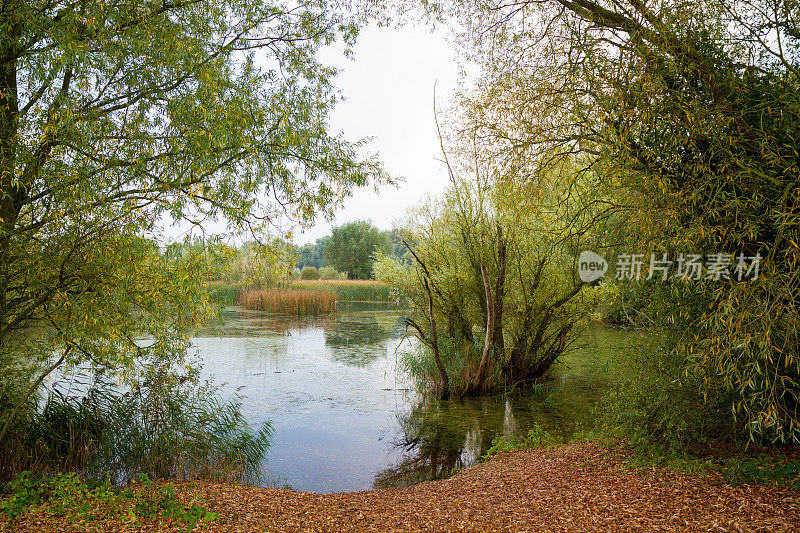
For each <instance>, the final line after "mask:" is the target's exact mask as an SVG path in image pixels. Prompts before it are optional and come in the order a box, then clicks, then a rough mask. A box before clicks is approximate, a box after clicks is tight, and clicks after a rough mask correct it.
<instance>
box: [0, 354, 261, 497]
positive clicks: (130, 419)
mask: <svg viewBox="0 0 800 533" xmlns="http://www.w3.org/2000/svg"><path fill="white" fill-rule="evenodd" d="M192 374H196V369H194V368H192V369H191V370H190V372H189V373H188V374H187V373H178V372H177V371H176V370H174V369H170V368H169V366H168V365H164V364H148V365H146V366H145V367H144V368H143V369H142V374H141V378H140V380H139V381H138V383H137V384H136V385H134V386H133V387H131V388H130V389H128V390H124V391H123V390H121V389H120V388H119V386H117V385H116V383H113V382H111V381H108V380H106V379H103V378H102V377H98V378H97V379H96V380H95V381H94V383H93V384H92V386H91V387H90V388H89V389H88V391H86V393H85V394H79V395H77V396H74V395H69V396H66V395H62V394H60V393H58V392H57V391H53V392H51V393H50V394H49V395H48V396H47V399H46V401H44V402H43V406H42V407H38V406H37V404H38V403H39V402H37V401H35V400H32V401H30V402H29V403H28V404H27V405H26V406H25V409H24V412H23V413H22V416H19V417H17V418H16V419H15V422H14V424H13V427H12V428H11V430H9V431H8V432H7V433H6V435H5V436H4V438H3V441H2V442H0V449H2V450H3V452H2V454H0V481H6V480H9V479H12V478H14V477H15V476H16V475H17V474H19V473H20V472H22V471H25V470H28V471H32V472H33V473H35V474H44V475H55V474H57V473H60V472H67V471H71V472H78V473H79V474H81V475H84V476H88V477H92V478H101V479H102V478H107V479H110V480H111V481H112V482H113V483H125V482H127V481H130V480H133V479H136V478H137V476H138V475H139V474H148V476H150V478H152V479H163V478H196V477H201V478H206V479H215V480H227V481H237V482H246V483H259V482H261V481H262V478H263V472H262V470H261V468H262V463H263V460H264V458H265V455H266V452H267V449H268V447H269V440H270V436H271V431H272V430H271V426H270V425H269V424H268V423H267V424H264V425H263V426H262V427H261V428H259V429H255V430H254V429H251V428H250V427H249V425H248V424H247V422H246V421H245V418H244V415H243V414H242V412H241V405H240V404H239V403H237V402H228V403H221V402H220V401H219V400H218V399H217V391H216V389H214V388H213V387H212V386H211V385H209V384H208V383H205V384H200V383H197V381H196V380H195V379H194V378H193V375H192ZM3 400H5V398H4V397H2V395H0V419H2V416H7V415H8V414H9V412H8V410H9V407H10V405H11V403H10V402H8V401H3Z"/></svg>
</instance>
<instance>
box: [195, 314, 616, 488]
mask: <svg viewBox="0 0 800 533" xmlns="http://www.w3.org/2000/svg"><path fill="white" fill-rule="evenodd" d="M403 335H404V327H403V319H402V311H401V310H397V309H391V308H389V307H387V306H385V305H369V304H363V305H356V306H353V307H351V308H350V309H349V310H346V311H344V312H340V313H339V314H337V315H336V316H334V317H327V318H316V319H301V320H298V319H295V318H290V317H284V316H276V315H266V314H263V313H259V312H253V311H246V310H243V309H239V308H231V309H228V310H226V311H225V312H224V313H223V316H222V322H221V323H220V324H218V325H216V326H214V327H210V328H207V330H206V331H205V332H204V333H203V336H200V337H196V338H195V339H193V346H194V349H196V350H197V352H198V354H199V356H200V358H201V360H202V362H203V365H204V372H205V373H206V375H207V376H209V377H210V378H211V379H212V381H213V382H214V383H216V384H218V385H222V392H223V395H227V396H228V397H233V396H234V395H236V394H239V395H241V396H242V405H243V411H244V413H245V415H246V416H247V418H248V420H249V422H250V423H251V424H252V425H254V426H255V425H260V424H261V423H263V422H264V421H267V420H269V421H271V423H272V426H273V429H274V437H273V441H272V445H271V447H270V451H269V454H268V458H267V463H266V464H265V465H264V467H265V469H266V470H267V471H268V473H269V475H270V476H272V478H271V479H272V482H274V483H278V484H289V485H291V486H292V488H294V489H295V490H307V491H313V492H342V491H354V490H362V489H369V488H373V487H384V486H398V485H407V484H410V483H414V482H416V481H421V480H426V479H432V478H437V477H442V476H446V475H448V474H449V473H450V472H451V470H452V469H453V468H454V467H460V466H464V465H467V464H471V463H474V462H475V461H476V460H477V459H478V458H479V457H480V456H481V455H482V454H483V453H484V452H485V451H486V449H487V448H488V447H489V445H490V444H491V440H492V438H494V437H495V436H497V435H500V434H504V435H511V434H515V433H523V434H524V433H526V432H527V430H528V429H530V428H531V427H532V426H533V424H534V423H539V424H540V425H542V426H543V427H545V428H546V429H548V430H549V431H553V432H556V433H560V434H562V435H564V436H568V435H569V434H571V433H572V432H573V431H574V430H575V427H576V425H577V424H579V423H580V422H581V421H583V420H585V419H587V418H588V416H590V407H591V405H592V403H593V402H594V401H595V399H596V398H597V397H598V394H599V392H600V391H602V389H603V387H605V386H606V383H607V379H608V377H607V373H606V372H605V368H606V365H607V363H608V361H609V360H610V358H611V357H613V356H614V354H615V353H616V351H617V349H618V347H619V346H621V345H622V344H624V342H625V340H626V338H627V336H628V335H629V334H626V333H625V332H617V331H613V330H606V329H594V330H592V331H590V333H589V334H588V335H587V336H586V342H585V344H586V347H585V348H583V350H582V351H581V352H579V353H577V354H576V355H575V356H573V357H571V358H570V359H569V360H568V362H567V365H568V366H567V367H564V368H562V369H560V370H559V372H557V374H558V377H556V378H555V379H553V380H551V382H550V383H549V384H548V385H547V386H545V387H543V388H542V390H540V391H539V393H538V394H530V393H528V394H513V395H501V396H495V397H481V398H476V399H468V400H456V401H451V402H429V403H424V402H422V400H421V398H420V397H419V396H418V395H417V394H416V393H415V392H414V391H413V387H412V385H411V384H410V383H409V382H408V381H407V379H405V378H404V376H402V375H401V373H398V372H397V365H398V360H399V358H400V357H401V355H402V353H403V352H404V351H406V350H409V349H411V341H410V340H408V339H406V340H403Z"/></svg>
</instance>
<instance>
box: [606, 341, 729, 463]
mask: <svg viewBox="0 0 800 533" xmlns="http://www.w3.org/2000/svg"><path fill="white" fill-rule="evenodd" d="M673 342H674V339H673V338H672V335H670V334H669V333H655V332H653V333H650V334H649V335H647V336H646V337H644V338H643V340H641V341H639V342H638V343H636V344H634V345H631V346H629V347H627V348H626V349H624V350H622V351H621V354H620V355H621V357H619V358H617V360H616V362H615V368H614V372H615V374H616V375H617V380H618V385H617V386H616V387H614V389H613V390H611V391H609V392H608V393H607V395H606V396H605V397H604V398H603V399H602V400H601V401H600V404H599V406H598V418H599V422H600V428H599V429H600V433H601V434H602V435H604V436H606V437H610V438H612V439H625V441H626V442H627V443H628V444H629V445H630V446H631V447H633V448H634V449H635V450H636V451H637V452H638V453H639V454H641V455H655V456H661V457H674V456H677V455H684V454H686V453H690V452H691V451H692V450H693V448H694V447H695V446H696V445H697V444H698V443H702V442H708V441H714V442H717V443H720V442H725V441H728V442H732V441H733V440H734V439H735V438H736V431H735V424H734V419H733V415H732V413H731V411H730V408H729V404H728V403H727V402H726V401H725V399H724V398H717V399H716V401H714V402H711V401H706V400H705V399H704V398H703V396H702V393H701V389H700V385H699V383H698V379H699V376H698V375H697V374H689V373H686V371H685V364H684V361H683V359H682V358H681V357H680V356H679V354H678V353H677V352H676V350H674V349H673V346H672V343H673Z"/></svg>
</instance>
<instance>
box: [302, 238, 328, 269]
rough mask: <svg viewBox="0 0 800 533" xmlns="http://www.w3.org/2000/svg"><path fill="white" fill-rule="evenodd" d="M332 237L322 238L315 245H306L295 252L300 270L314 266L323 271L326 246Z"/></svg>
mask: <svg viewBox="0 0 800 533" xmlns="http://www.w3.org/2000/svg"><path fill="white" fill-rule="evenodd" d="M329 240H330V236H329V235H326V236H325V237H320V238H319V239H317V240H316V242H315V243H314V244H304V245H303V246H301V247H300V248H298V249H297V250H295V252H294V257H295V263H296V264H297V267H298V268H303V267H307V266H313V267H314V268H316V269H322V268H323V267H324V266H325V246H326V245H327V244H328V241H329Z"/></svg>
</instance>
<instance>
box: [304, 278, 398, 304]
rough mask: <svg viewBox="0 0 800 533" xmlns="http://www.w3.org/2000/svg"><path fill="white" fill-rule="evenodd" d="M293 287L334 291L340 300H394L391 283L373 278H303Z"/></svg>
mask: <svg viewBox="0 0 800 533" xmlns="http://www.w3.org/2000/svg"><path fill="white" fill-rule="evenodd" d="M291 287H292V288H296V289H301V290H312V291H333V292H334V293H335V294H336V299H337V300H338V301H340V302H392V301H394V300H396V298H395V297H394V296H393V295H392V289H391V287H390V286H389V285H387V284H385V283H381V282H380V281H373V280H357V279H351V280H303V281H295V282H293V283H292V285H291Z"/></svg>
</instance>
